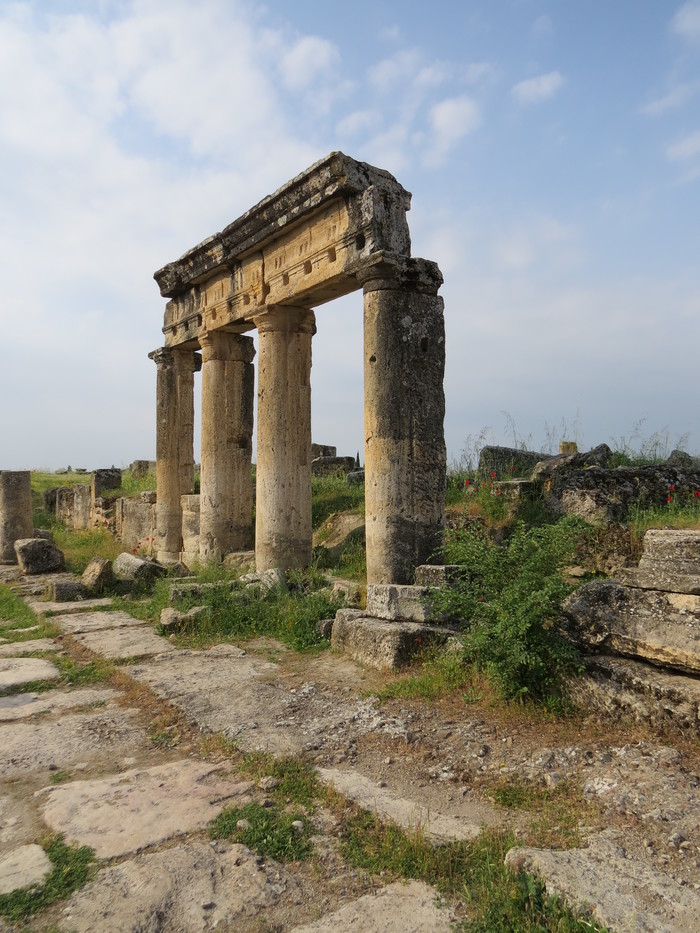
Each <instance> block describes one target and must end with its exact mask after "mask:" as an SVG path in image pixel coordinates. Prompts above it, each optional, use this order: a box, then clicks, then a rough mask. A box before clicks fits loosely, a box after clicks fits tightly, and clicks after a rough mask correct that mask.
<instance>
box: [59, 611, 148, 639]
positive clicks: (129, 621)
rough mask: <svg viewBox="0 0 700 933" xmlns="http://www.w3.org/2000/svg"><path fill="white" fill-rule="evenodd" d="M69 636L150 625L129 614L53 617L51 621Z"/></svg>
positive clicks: (77, 614) (82, 613)
mask: <svg viewBox="0 0 700 933" xmlns="http://www.w3.org/2000/svg"><path fill="white" fill-rule="evenodd" d="M51 621H52V622H55V623H56V625H58V626H60V628H61V631H63V632H66V634H68V635H75V634H77V633H78V632H96V631H100V630H102V629H116V628H130V627H132V626H141V627H142V628H143V627H145V626H148V625H150V623H149V622H144V621H143V619H135V618H134V617H133V616H130V615H129V614H128V613H127V612H121V611H117V612H80V613H75V614H71V615H60V616H53V617H52V619H51Z"/></svg>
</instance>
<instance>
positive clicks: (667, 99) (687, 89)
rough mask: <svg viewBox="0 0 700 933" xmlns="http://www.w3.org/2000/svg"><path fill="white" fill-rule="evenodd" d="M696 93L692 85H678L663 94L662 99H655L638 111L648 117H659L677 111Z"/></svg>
mask: <svg viewBox="0 0 700 933" xmlns="http://www.w3.org/2000/svg"><path fill="white" fill-rule="evenodd" d="M695 91H696V87H695V85H693V84H678V85H676V86H675V87H673V88H671V90H670V91H669V92H668V93H667V94H664V96H663V97H657V98H656V99H655V100H650V101H649V102H648V103H646V104H644V105H643V106H642V107H641V108H640V110H641V112H642V113H644V114H646V115H647V116H649V117H659V116H662V115H663V114H665V113H667V112H668V111H669V110H679V109H680V108H681V107H682V106H683V105H684V104H686V103H687V102H688V101H689V100H690V99H691V97H692V96H693V94H694V93H695Z"/></svg>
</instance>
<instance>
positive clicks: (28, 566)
mask: <svg viewBox="0 0 700 933" xmlns="http://www.w3.org/2000/svg"><path fill="white" fill-rule="evenodd" d="M15 553H16V554H17V562H18V563H19V566H20V570H21V571H22V573H29V574H35V573H52V572H54V571H57V570H64V569H65V566H66V562H65V558H64V556H63V552H62V551H59V549H58V548H57V547H55V546H54V545H53V544H52V543H51V542H50V541H46V540H45V539H44V538H21V539H20V540H19V541H15Z"/></svg>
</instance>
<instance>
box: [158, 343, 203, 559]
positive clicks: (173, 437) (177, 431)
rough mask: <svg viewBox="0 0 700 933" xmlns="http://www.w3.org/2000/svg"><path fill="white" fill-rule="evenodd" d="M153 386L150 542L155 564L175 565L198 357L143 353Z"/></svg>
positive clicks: (188, 488) (188, 481)
mask: <svg viewBox="0 0 700 933" xmlns="http://www.w3.org/2000/svg"><path fill="white" fill-rule="evenodd" d="M148 355H149V358H150V359H152V360H153V361H154V362H155V364H156V366H157V367H158V377H157V384H156V412H157V416H156V488H157V499H156V538H157V539H158V542H157V555H158V560H160V561H163V562H165V563H175V562H176V561H178V560H179V559H180V552H181V550H182V510H181V507H180V496H185V495H189V494H190V493H192V492H194V373H195V372H196V371H197V370H199V369H200V367H201V357H200V356H199V354H198V353H195V352H193V351H192V350H178V349H170V348H168V347H161V348H160V349H159V350H154V351H153V353H149V354H148Z"/></svg>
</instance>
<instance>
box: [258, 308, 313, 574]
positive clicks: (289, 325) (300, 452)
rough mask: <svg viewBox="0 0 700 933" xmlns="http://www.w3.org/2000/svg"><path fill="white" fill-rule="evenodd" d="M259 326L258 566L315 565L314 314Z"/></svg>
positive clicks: (262, 319)
mask: <svg viewBox="0 0 700 933" xmlns="http://www.w3.org/2000/svg"><path fill="white" fill-rule="evenodd" d="M254 321H255V325H256V327H257V328H258V425H257V429H258V430H257V467H256V510H255V515H256V518H255V565H256V568H257V570H258V571H260V570H267V569H269V568H271V567H282V568H284V569H287V568H289V567H306V566H308V564H309V563H310V561H311V384H310V375H311V338H312V336H313V334H314V333H315V332H316V324H315V317H314V313H313V311H308V310H303V309H298V308H288V307H273V308H270V309H269V310H267V311H265V312H264V313H262V314H257V315H255V317H254Z"/></svg>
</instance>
